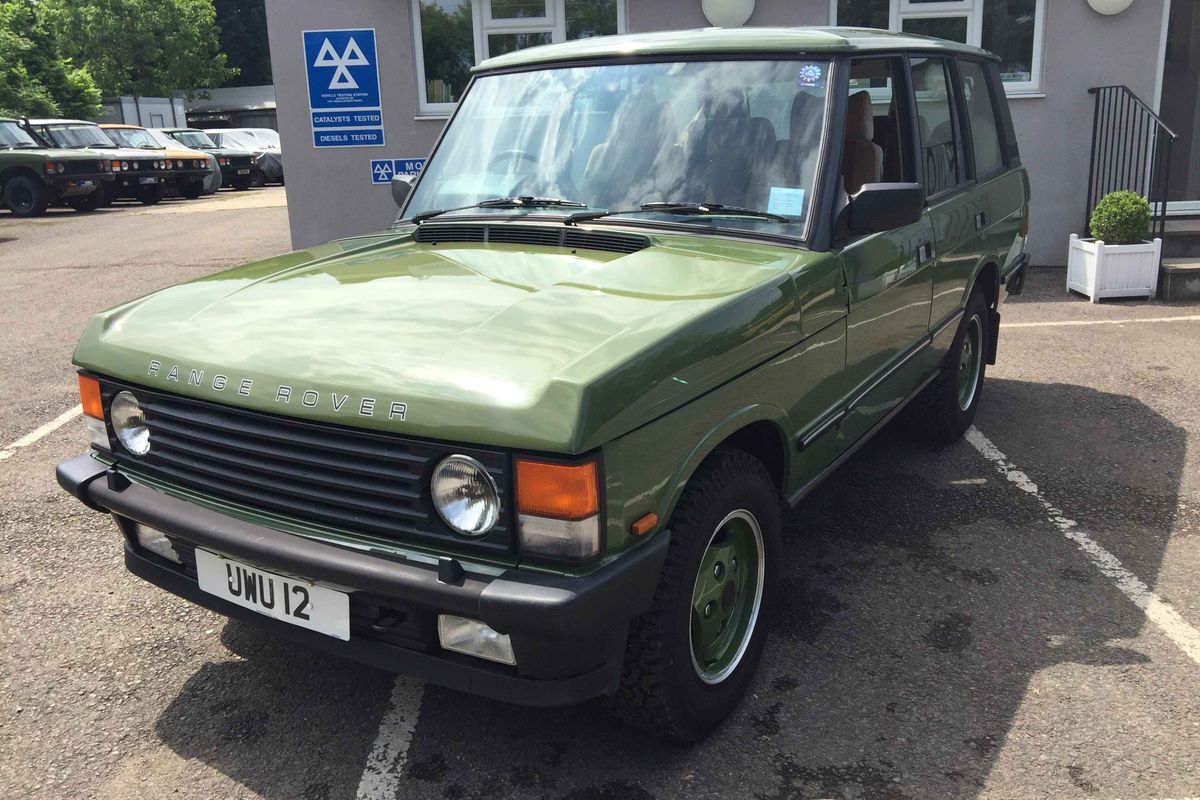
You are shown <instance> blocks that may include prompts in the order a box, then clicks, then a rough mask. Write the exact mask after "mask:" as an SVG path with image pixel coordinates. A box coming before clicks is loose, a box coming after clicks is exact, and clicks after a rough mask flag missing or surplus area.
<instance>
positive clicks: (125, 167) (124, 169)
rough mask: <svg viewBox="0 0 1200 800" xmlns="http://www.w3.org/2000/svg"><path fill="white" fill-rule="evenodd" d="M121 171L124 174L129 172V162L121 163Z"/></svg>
mask: <svg viewBox="0 0 1200 800" xmlns="http://www.w3.org/2000/svg"><path fill="white" fill-rule="evenodd" d="M121 171H122V172H128V171H129V162H128V161H122V162H121Z"/></svg>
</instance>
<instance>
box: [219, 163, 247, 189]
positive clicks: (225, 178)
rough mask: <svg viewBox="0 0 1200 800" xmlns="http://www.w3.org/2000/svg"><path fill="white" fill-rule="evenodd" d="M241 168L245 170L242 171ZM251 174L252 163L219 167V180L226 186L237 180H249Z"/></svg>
mask: <svg viewBox="0 0 1200 800" xmlns="http://www.w3.org/2000/svg"><path fill="white" fill-rule="evenodd" d="M242 170H245V172H242ZM253 175H254V166H253V165H246V166H241V167H228V166H226V167H221V182H222V183H223V184H225V185H226V186H231V185H233V184H235V183H237V182H238V181H249V180H250V179H251V177H252V176H253Z"/></svg>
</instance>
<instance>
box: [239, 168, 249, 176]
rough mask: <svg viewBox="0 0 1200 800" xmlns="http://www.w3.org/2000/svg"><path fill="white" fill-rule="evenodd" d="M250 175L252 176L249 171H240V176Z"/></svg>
mask: <svg viewBox="0 0 1200 800" xmlns="http://www.w3.org/2000/svg"><path fill="white" fill-rule="evenodd" d="M249 174H250V170H248V169H239V170H238V175H249Z"/></svg>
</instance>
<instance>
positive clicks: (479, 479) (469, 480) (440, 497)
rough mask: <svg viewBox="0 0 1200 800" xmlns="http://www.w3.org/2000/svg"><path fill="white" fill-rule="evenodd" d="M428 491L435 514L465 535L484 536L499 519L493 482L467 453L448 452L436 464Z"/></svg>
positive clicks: (481, 466) (497, 497) (498, 500)
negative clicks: (449, 454)
mask: <svg viewBox="0 0 1200 800" xmlns="http://www.w3.org/2000/svg"><path fill="white" fill-rule="evenodd" d="M430 492H431V494H432V495H433V506H434V508H436V509H437V512H438V515H439V516H440V517H441V518H442V519H443V520H445V522H446V524H447V525H449V526H450V527H451V528H453V529H454V530H456V531H458V532H459V533H461V534H462V535H464V536H483V535H485V534H487V533H488V532H489V531H491V529H492V528H494V527H495V526H496V522H497V521H499V519H500V492H499V491H498V490H497V489H496V482H495V481H494V480H492V476H491V475H489V474H488V471H487V470H486V469H484V467H483V465H482V464H480V463H479V462H478V461H476V460H475V459H473V458H470V457H469V456H461V455H454V456H450V457H449V458H447V459H446V460H444V461H443V462H442V463H440V464H438V465H437V469H435V470H434V471H433V478H432V480H431V481H430Z"/></svg>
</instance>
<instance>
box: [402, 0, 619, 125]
mask: <svg viewBox="0 0 1200 800" xmlns="http://www.w3.org/2000/svg"><path fill="white" fill-rule="evenodd" d="M626 3H627V0H617V33H625V32H626V31H627V30H628V10H627V8H626ZM409 5H410V8H411V11H412V27H413V73H414V75H415V76H416V79H417V102H418V109H419V112H418V113H419V116H421V117H434V118H439V117H448V116H450V114H452V113H453V112H454V108H455V106H457V105H458V104H457V103H431V102H429V98H428V95H427V94H426V91H427V87H426V84H425V45H424V42H423V41H422V32H421V2H420V0H409ZM471 27H472V32H473V33H474V37H473V38H474V43H475V53H474V56H475V63H476V64H478V63H480V62H481V61H484V60H486V59H487V58H488V57H489V56H488V35H489V34H507V33H549V34H550V41H551V42H555V43H558V42H565V41H566V40H567V12H566V0H546V16H545V17H519V18H516V19H493V17H492V0H471Z"/></svg>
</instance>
